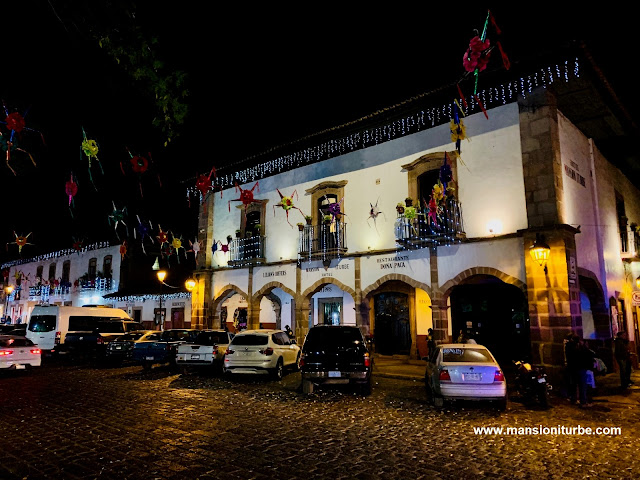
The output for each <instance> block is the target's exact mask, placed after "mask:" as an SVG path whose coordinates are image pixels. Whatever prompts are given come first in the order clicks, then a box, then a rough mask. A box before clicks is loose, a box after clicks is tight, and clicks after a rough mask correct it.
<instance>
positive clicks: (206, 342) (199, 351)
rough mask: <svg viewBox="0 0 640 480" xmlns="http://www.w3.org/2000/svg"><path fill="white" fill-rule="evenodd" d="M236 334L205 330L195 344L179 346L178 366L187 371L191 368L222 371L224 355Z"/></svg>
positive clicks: (195, 340) (197, 337) (194, 341)
mask: <svg viewBox="0 0 640 480" xmlns="http://www.w3.org/2000/svg"><path fill="white" fill-rule="evenodd" d="M233 337H234V334H233V333H229V332H227V331H226V330H203V331H201V332H200V333H199V334H198V335H197V336H196V338H195V339H194V340H193V343H183V344H182V345H178V350H177V353H176V365H178V366H179V367H182V368H183V371H186V370H187V369H188V368H190V367H206V368H215V369H216V370H222V367H223V365H224V354H225V353H226V351H227V347H228V346H229V343H230V342H231V340H232V339H233Z"/></svg>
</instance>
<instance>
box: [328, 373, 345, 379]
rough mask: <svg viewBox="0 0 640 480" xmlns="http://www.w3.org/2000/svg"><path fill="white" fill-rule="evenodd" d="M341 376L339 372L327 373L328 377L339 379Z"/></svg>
mask: <svg viewBox="0 0 640 480" xmlns="http://www.w3.org/2000/svg"><path fill="white" fill-rule="evenodd" d="M341 376H342V374H341V373H340V372H329V377H338V378H340V377H341Z"/></svg>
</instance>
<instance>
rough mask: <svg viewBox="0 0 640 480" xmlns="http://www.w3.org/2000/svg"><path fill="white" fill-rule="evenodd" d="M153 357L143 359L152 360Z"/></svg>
mask: <svg viewBox="0 0 640 480" xmlns="http://www.w3.org/2000/svg"><path fill="white" fill-rule="evenodd" d="M153 359H154V357H145V360H153Z"/></svg>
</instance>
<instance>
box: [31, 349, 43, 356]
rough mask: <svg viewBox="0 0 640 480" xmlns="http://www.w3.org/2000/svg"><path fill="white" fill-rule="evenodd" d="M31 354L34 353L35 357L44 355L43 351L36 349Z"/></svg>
mask: <svg viewBox="0 0 640 480" xmlns="http://www.w3.org/2000/svg"><path fill="white" fill-rule="evenodd" d="M31 353H33V354H34V355H40V354H41V353H42V350H40V349H39V348H34V349H33V350H31Z"/></svg>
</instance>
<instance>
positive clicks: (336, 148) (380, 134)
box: [187, 57, 580, 196]
mask: <svg viewBox="0 0 640 480" xmlns="http://www.w3.org/2000/svg"><path fill="white" fill-rule="evenodd" d="M571 62H573V63H571ZM573 77H575V78H579V77H580V64H579V62H578V58H577V57H576V58H575V60H572V61H569V60H565V61H564V63H559V64H556V65H554V66H548V67H542V68H540V69H539V70H538V71H537V72H535V73H532V74H530V75H527V76H523V77H521V78H519V79H517V80H511V81H508V82H506V83H502V84H500V85H498V86H495V87H489V88H486V89H484V90H481V91H478V93H477V96H478V98H479V99H480V100H481V102H482V104H483V106H484V107H485V109H487V108H490V107H492V106H496V105H500V104H501V105H506V104H507V103H509V102H512V101H515V100H516V99H517V96H518V95H522V96H525V97H526V96H527V95H528V94H530V93H531V91H532V90H533V89H535V88H537V87H540V86H547V85H551V84H553V83H554V82H556V81H564V82H566V83H568V82H569V81H570V80H571V79H572V78H573ZM427 95H429V93H426V94H423V95H420V96H418V97H413V98H412V99H410V100H408V101H406V102H403V104H406V103H407V102H409V101H411V100H414V99H418V98H420V97H424V96H427ZM401 105H402V104H398V105H395V106H394V107H390V108H386V109H384V110H381V111H378V112H376V113H374V114H371V115H369V116H367V117H363V118H361V119H359V120H356V121H354V122H350V123H349V124H345V125H340V126H337V127H333V128H331V129H328V130H325V131H323V132H319V133H318V134H316V135H319V134H323V133H328V132H330V131H334V130H336V131H337V130H339V129H340V128H343V127H345V126H347V125H352V124H355V123H358V122H361V121H364V120H367V119H370V118H374V117H375V116H377V115H379V114H381V113H386V112H387V111H389V110H391V109H392V108H395V107H398V106H401ZM451 109H452V102H448V103H446V104H444V105H441V106H439V107H432V108H429V109H425V110H420V111H418V112H415V113H413V114H410V115H408V116H405V117H403V118H400V119H397V120H394V121H392V122H391V123H388V124H386V125H382V126H378V127H374V128H370V129H365V130H363V131H360V132H356V133H352V134H350V135H347V136H345V137H341V138H335V139H331V140H327V141H326V142H323V143H320V144H318V145H316V146H314V147H307V148H305V149H303V150H300V151H298V152H295V153H292V154H288V155H284V156H280V157H277V158H274V159H272V160H268V161H266V162H264V163H261V164H259V165H254V166H251V167H247V168H245V169H242V170H237V171H235V172H232V173H228V174H226V175H218V176H217V177H216V178H214V179H213V180H212V188H215V189H221V190H224V189H227V188H231V187H233V186H234V185H235V182H238V183H243V184H244V183H249V182H254V181H257V180H260V179H263V178H265V177H268V176H271V175H275V174H278V173H283V172H286V171H289V170H293V169H296V168H299V167H302V166H305V165H309V164H313V163H316V162H320V161H322V160H327V159H329V158H333V157H337V156H340V155H344V154H346V153H350V152H353V151H356V150H361V149H364V148H367V147H371V146H375V145H379V144H381V143H385V142H388V141H390V140H394V139H396V138H400V137H403V136H406V135H410V134H413V133H417V132H419V131H422V130H427V129H429V128H433V127H435V126H437V125H442V124H445V123H449V121H450V119H451V117H452V111H451ZM480 111H481V108H480V106H479V105H478V102H477V101H476V99H475V98H470V99H469V101H468V108H467V112H465V114H466V115H469V114H471V113H478V112H480ZM306 138H309V137H306ZM302 140H304V139H302ZM275 149H276V148H273V149H271V150H269V151H273V150H275ZM269 151H267V152H264V153H262V154H259V155H255V156H253V157H249V158H247V159H244V160H242V161H240V162H238V164H242V163H246V162H247V161H249V160H251V159H253V158H256V157H258V156H264V155H266V154H268V153H269ZM223 168H224V167H223ZM223 168H221V170H222V169H223ZM199 194H200V192H199V191H198V189H197V188H196V187H195V186H194V187H188V188H187V196H190V195H199Z"/></svg>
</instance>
